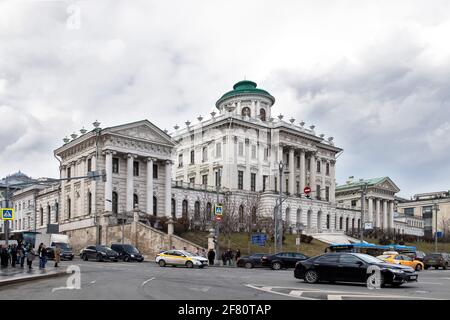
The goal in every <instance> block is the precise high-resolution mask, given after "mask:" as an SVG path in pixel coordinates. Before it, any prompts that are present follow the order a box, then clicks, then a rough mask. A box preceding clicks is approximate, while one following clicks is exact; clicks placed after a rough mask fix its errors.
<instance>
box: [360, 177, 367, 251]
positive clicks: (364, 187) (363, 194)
mask: <svg viewBox="0 0 450 320" xmlns="http://www.w3.org/2000/svg"><path fill="white" fill-rule="evenodd" d="M366 191H367V183H364V184H363V185H362V186H361V222H360V226H359V240H360V241H361V243H362V242H363V241H364V239H363V238H364V210H365V204H366Z"/></svg>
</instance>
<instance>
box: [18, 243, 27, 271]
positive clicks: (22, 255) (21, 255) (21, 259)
mask: <svg viewBox="0 0 450 320" xmlns="http://www.w3.org/2000/svg"><path fill="white" fill-rule="evenodd" d="M17 256H18V257H19V263H20V267H21V268H23V264H24V262H25V249H24V247H23V244H20V245H19V248H18V249H17Z"/></svg>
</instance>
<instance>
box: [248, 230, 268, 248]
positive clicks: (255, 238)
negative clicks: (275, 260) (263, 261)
mask: <svg viewBox="0 0 450 320" xmlns="http://www.w3.org/2000/svg"><path fill="white" fill-rule="evenodd" d="M266 240H267V235H266V234H263V233H257V234H253V235H252V244H254V245H257V246H260V247H264V246H265V245H266Z"/></svg>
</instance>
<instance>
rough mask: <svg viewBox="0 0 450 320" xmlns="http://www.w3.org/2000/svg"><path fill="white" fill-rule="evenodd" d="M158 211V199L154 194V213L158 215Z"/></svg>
mask: <svg viewBox="0 0 450 320" xmlns="http://www.w3.org/2000/svg"><path fill="white" fill-rule="evenodd" d="M157 213H158V199H157V198H156V197H155V196H153V215H154V216H156V214H157Z"/></svg>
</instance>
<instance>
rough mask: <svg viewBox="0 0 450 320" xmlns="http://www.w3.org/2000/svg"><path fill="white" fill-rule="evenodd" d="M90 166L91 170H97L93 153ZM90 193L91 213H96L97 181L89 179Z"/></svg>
mask: <svg viewBox="0 0 450 320" xmlns="http://www.w3.org/2000/svg"><path fill="white" fill-rule="evenodd" d="M91 166H92V169H91V170H93V171H95V170H97V157H96V156H95V155H94V156H92V158H91ZM91 195H92V197H91V198H92V203H91V207H92V214H94V215H95V214H96V213H97V181H95V180H91Z"/></svg>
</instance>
